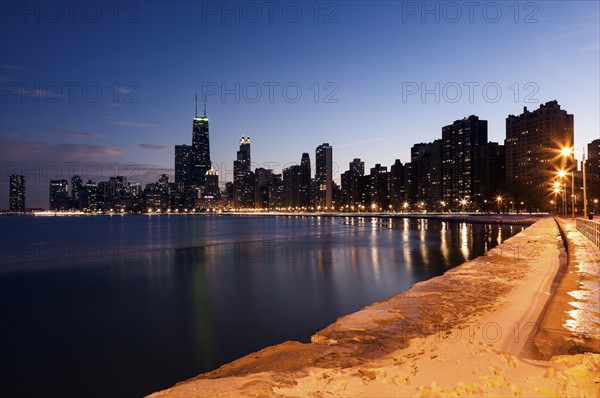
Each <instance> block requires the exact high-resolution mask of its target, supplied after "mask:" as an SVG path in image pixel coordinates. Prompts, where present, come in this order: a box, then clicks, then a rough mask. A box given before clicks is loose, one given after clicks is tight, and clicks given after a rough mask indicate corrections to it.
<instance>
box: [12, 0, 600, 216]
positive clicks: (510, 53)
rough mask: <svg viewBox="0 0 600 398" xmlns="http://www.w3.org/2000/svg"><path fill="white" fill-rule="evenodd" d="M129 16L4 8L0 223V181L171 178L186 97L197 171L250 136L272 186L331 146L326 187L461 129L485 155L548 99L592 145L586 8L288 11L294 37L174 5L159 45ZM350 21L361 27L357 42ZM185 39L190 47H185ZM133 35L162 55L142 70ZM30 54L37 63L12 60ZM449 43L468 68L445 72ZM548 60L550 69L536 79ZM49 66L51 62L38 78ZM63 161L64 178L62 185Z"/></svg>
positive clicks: (39, 188)
mask: <svg viewBox="0 0 600 398" xmlns="http://www.w3.org/2000/svg"><path fill="white" fill-rule="evenodd" d="M135 4H137V6H138V8H137V9H123V10H121V11H122V13H121V14H119V18H117V19H115V18H116V17H115V16H114V14H113V11H114V10H109V9H108V8H106V9H105V10H104V13H103V14H102V15H103V19H102V20H100V21H99V22H98V23H94V22H90V21H89V20H86V19H84V18H83V17H82V16H81V14H80V13H79V14H76V16H75V18H79V19H78V20H76V21H74V22H73V23H64V24H52V23H51V21H44V20H43V17H44V15H42V14H41V11H40V15H39V17H40V18H39V19H40V21H39V22H36V20H34V19H32V18H34V17H35V15H34V16H31V15H29V14H28V15H29V16H27V15H26V16H25V17H23V18H24V19H23V18H22V16H21V15H20V14H19V10H17V14H16V16H15V15H12V14H10V13H7V12H4V13H3V19H4V21H3V24H2V27H1V28H0V29H1V32H2V47H1V50H0V51H1V54H0V55H1V56H2V59H3V61H2V64H1V65H0V83H1V84H2V104H1V105H2V116H3V117H2V118H1V121H0V143H1V144H2V145H0V155H1V158H2V162H3V164H2V165H3V170H2V178H1V180H0V208H2V209H5V208H8V194H7V186H8V184H9V181H8V177H9V175H11V174H14V173H17V174H27V172H26V171H27V170H32V169H34V168H35V167H37V166H36V163H39V164H40V167H42V165H44V166H47V165H49V164H52V163H55V164H57V165H59V166H60V167H61V172H62V175H61V176H60V178H65V179H67V180H68V179H70V177H71V175H72V174H76V173H77V172H79V173H80V174H82V173H81V167H82V165H84V164H85V163H86V162H102V163H103V164H104V165H105V166H106V167H104V170H102V171H103V173H102V178H108V177H109V176H111V175H121V174H123V175H131V174H134V175H135V176H134V179H135V180H140V181H156V179H157V178H158V176H159V175H160V174H162V173H167V174H169V175H171V176H173V175H174V174H175V173H174V165H173V162H172V159H173V147H174V145H176V144H182V143H187V142H189V138H188V137H189V119H190V117H191V116H193V114H194V104H193V98H194V95H195V90H196V86H197V87H198V94H199V97H200V98H201V99H202V100H201V102H204V101H206V103H207V107H208V114H209V116H210V120H211V133H212V134H211V135H212V138H213V145H212V147H211V153H210V155H211V160H213V162H215V163H217V164H219V165H222V164H225V165H226V166H227V167H229V168H231V165H230V159H231V158H232V149H231V148H232V145H234V143H235V142H236V141H237V140H238V139H239V137H240V136H242V135H243V136H246V135H250V136H251V137H252V142H253V149H254V150H253V160H254V162H255V164H256V165H258V166H262V167H265V168H270V167H273V166H270V165H273V164H279V165H278V166H276V167H275V168H279V170H278V172H282V169H283V168H284V166H285V165H287V164H288V162H290V161H291V160H292V159H294V163H295V162H297V161H296V160H295V159H297V157H298V154H297V152H300V153H301V152H303V151H307V152H312V150H313V148H314V147H316V146H317V145H319V144H320V143H322V142H329V143H330V144H331V145H332V147H334V148H335V156H334V160H333V162H334V164H335V165H334V170H333V179H334V181H337V182H338V183H340V177H341V174H342V173H343V171H344V168H345V165H346V164H347V163H348V162H350V161H351V160H352V159H354V158H355V157H360V158H361V159H362V160H363V161H364V162H365V164H366V165H367V168H370V167H372V166H373V165H375V164H377V163H381V164H384V165H387V166H390V165H391V164H393V162H394V160H395V159H400V160H401V161H402V162H407V161H408V160H409V159H410V156H411V154H410V145H408V144H405V143H406V142H407V140H411V143H412V139H411V137H415V136H418V137H420V138H421V140H420V141H422V142H431V141H433V140H434V139H436V138H439V137H438V135H439V127H440V126H442V125H445V124H446V123H448V121H452V120H458V119H462V118H463V117H465V116H468V115H478V116H479V117H480V118H482V119H484V120H487V121H488V124H489V125H488V139H489V140H490V141H495V142H501V141H502V140H503V139H504V134H505V131H504V130H505V128H504V125H505V117H506V115H509V114H516V113H519V112H520V110H521V109H522V107H523V106H529V107H531V108H534V107H537V106H538V105H539V104H542V103H545V102H547V101H550V100H552V99H557V100H559V101H560V103H561V105H562V106H564V107H565V108H566V109H568V110H569V112H571V113H573V114H575V115H577V120H576V125H575V145H576V147H577V148H581V147H583V146H585V145H587V144H588V143H589V142H591V141H593V140H594V139H596V138H598V136H599V131H600V121H599V120H598V112H597V109H598V108H600V103H599V99H598V97H599V86H600V83H599V80H600V79H599V72H598V70H599V69H600V62H599V56H598V53H599V50H598V24H597V20H598V17H599V12H598V10H599V6H598V4H597V3H595V2H570V3H568V4H567V3H561V2H551V3H539V4H538V3H532V4H536V5H537V9H531V8H526V6H527V5H528V4H530V3H519V7H518V11H519V12H518V13H516V11H515V10H514V7H513V9H510V8H509V6H510V4H504V3H490V4H492V5H497V6H499V7H500V8H501V18H499V19H497V20H496V19H495V18H492V16H491V14H490V16H488V15H484V14H482V12H481V11H482V9H481V8H478V9H477V10H476V11H477V12H475V13H474V14H473V18H472V19H473V21H471V20H470V19H469V18H470V17H469V13H468V12H467V11H468V10H462V14H461V15H462V17H461V18H460V19H459V20H452V19H451V18H450V17H449V15H447V14H445V13H444V8H443V7H441V6H440V3H435V4H437V7H438V8H439V10H438V11H434V13H433V15H432V14H431V13H430V14H427V13H426V11H427V10H425V11H423V10H418V11H417V12H416V14H415V13H413V12H412V11H411V10H412V9H410V10H409V9H408V8H406V6H405V5H406V4H409V5H410V4H412V5H416V6H417V7H420V4H421V3H414V4H413V3H411V2H404V3H389V2H380V3H377V4H376V5H375V6H373V5H372V3H366V2H350V3H347V2H346V3H335V2H330V3H323V4H321V5H320V8H319V9H318V11H319V13H318V18H316V20H317V21H318V22H315V15H316V14H315V12H316V11H315V10H313V9H309V6H310V5H309V4H304V3H302V4H301V7H304V8H303V10H302V18H301V19H300V20H299V21H297V22H292V21H291V19H290V17H291V14H290V15H287V14H286V15H282V14H281V13H280V12H278V13H276V14H274V17H273V18H274V19H275V21H274V22H271V21H269V20H266V15H267V12H266V11H267V10H263V11H264V12H263V14H262V15H263V19H262V20H260V21H251V20H250V19H249V18H247V17H248V15H245V14H243V8H240V11H239V13H240V15H239V21H236V19H235V18H236V15H233V14H229V15H226V16H225V19H224V20H223V19H222V18H221V14H220V12H219V11H217V14H216V15H215V14H214V13H213V10H212V9H210V10H209V9H207V8H203V6H202V5H201V4H193V3H189V4H188V3H185V2H184V3H181V4H180V6H181V7H178V8H177V9H173V10H172V11H173V15H172V16H171V18H175V19H177V20H178V21H179V23H178V24H175V25H173V32H172V34H171V35H169V36H166V35H164V34H163V32H160V30H156V29H155V26H157V25H160V22H161V21H162V19H163V18H164V8H162V7H161V5H160V4H157V3H139V4H138V3H135ZM209 4H213V3H210V2H209ZM219 4H220V3H214V4H213V5H216V6H217V7H219V6H220V5H219ZM232 4H237V3H232ZM286 4H287V3H286ZM290 4H291V3H290ZM294 4H295V3H294ZM457 4H458V3H457ZM403 5H404V6H403ZM32 7H33V6H32ZM231 7H233V6H231ZM240 7H241V6H240ZM432 7H434V6H433V5H432ZM527 7H528V6H527ZM288 8H289V7H288ZM488 8H491V7H488ZM281 9H282V8H279V9H278V11H281ZM136 10H137V11H136ZM420 11H423V12H425V14H422V13H421V12H420ZM33 12H34V13H35V11H33ZM290 12H291V11H290ZM436 12H437V14H436ZM517 14H518V15H517ZM63 15H65V16H66V15H67V13H66V12H65V13H63ZM126 16H127V17H128V18H129V19H130V20H127V21H125V20H124V19H126V18H125V17H126ZM28 18H29V19H28ZM115 21H116V22H115ZM369 21H373V22H369ZM359 23H361V24H363V23H364V24H365V25H364V27H365V29H358V30H357V29H355V27H356V26H358V24H359ZM190 24H195V26H197V27H198V33H197V34H189V32H188V31H187V27H188V26H190ZM474 31H476V32H477V34H476V35H474V34H473V32H474ZM73 33H75V34H73ZM77 33H80V35H78V34H77ZM79 36H81V37H86V38H87V39H86V40H85V41H84V40H80V39H78V37H79ZM138 36H140V37H144V38H145V39H146V40H147V41H146V42H147V43H155V46H158V47H160V48H165V49H168V50H167V52H166V53H165V54H164V56H162V57H160V59H155V57H154V53H153V51H152V46H147V45H145V44H141V45H139V44H138V41H137V39H136V38H137V37H138ZM7 38H14V40H8V39H7ZM383 38H385V40H382V39H383ZM267 39H268V40H269V41H267ZM492 40H493V41H494V46H490V45H489V43H490V42H491V41H492ZM33 41H35V42H36V43H37V44H36V46H35V47H36V50H37V51H31V49H30V48H29V46H28V45H27V43H30V42H33ZM90 42H93V43H95V45H94V46H90V45H89V43H90ZM200 42H201V44H202V48H201V49H200V50H197V51H192V50H191V49H193V48H195V46H196V44H197V43H200ZM458 42H460V43H461V47H462V48H466V49H468V51H470V52H472V53H473V54H474V57H473V58H470V57H465V58H464V59H462V58H461V57H458V54H459V53H460V52H458V49H457V48H456V46H455V44H454V43H458ZM56 43H66V44H68V45H66V46H64V45H62V44H61V45H57V44H56ZM257 43H272V46H276V47H280V48H284V49H289V50H290V51H283V52H281V53H279V52H273V51H271V49H272V47H271V45H269V46H267V45H265V44H261V45H258V44H257ZM75 54H76V55H75ZM557 55H558V56H560V59H561V63H560V67H558V66H557V67H552V65H553V62H554V61H553V60H554V59H556V56H557ZM48 57H52V59H53V60H54V61H53V62H51V63H48V64H47V65H45V68H44V69H41V68H39V66H38V65H39V59H40V58H48ZM446 59H447V60H452V61H451V62H450V61H444V60H446ZM150 60H152V61H150ZM284 88H286V90H287V91H286V93H285V95H284V94H283V89H284ZM298 88H300V90H301V91H302V95H301V96H300V98H299V99H298V100H297V101H296V102H294V101H295V100H296V98H295V97H294V95H295V94H294V93H295V91H294V90H296V89H298ZM484 88H485V92H484ZM498 88H499V89H500V91H501V95H496V90H498ZM57 89H58V90H60V92H61V95H60V96H59V98H58V99H56V95H54V96H53V95H52V93H56V91H57ZM84 89H85V93H84ZM98 89H99V90H100V92H101V94H102V96H101V98H100V99H99V100H97V101H96V100H95V97H94V93H95V92H96V91H98ZM70 90H72V92H71V91H70ZM94 90H96V91H94ZM271 90H272V93H273V96H272V98H271ZM258 92H260V94H261V96H260V98H259V97H257V93H258ZM71 93H72V94H73V95H72V98H71V95H70V94H71ZM256 99H258V100H256ZM271 99H272V101H271ZM255 100H256V101H255ZM32 115H35V117H32ZM296 148H300V149H299V150H296ZM233 156H235V152H233ZM21 162H24V163H25V164H26V166H25V171H23V170H20V168H21V167H20V165H21ZM130 162H131V163H134V164H135V165H137V166H135V167H136V168H137V169H136V170H133V169H131V168H129V169H128V167H129V163H130ZM15 163H16V166H17V169H13V168H12V167H13V165H14V164H15ZM75 163H77V165H78V167H79V168H80V169H79V170H75V172H74V173H70V172H69V170H70V169H69V167H75ZM111 165H115V167H112V168H111V167H110V166H111ZM336 165H337V166H338V167H337V169H335V166H336ZM115 169H118V170H115ZM124 169H125V170H124ZM46 171H47V173H46V174H49V176H50V177H52V176H53V175H55V174H56V173H54V170H53V169H49V170H46ZM228 171H229V172H230V173H233V170H228ZM38 174H39V175H37V176H30V177H32V178H28V179H27V184H28V196H27V200H28V202H30V203H31V207H41V206H43V205H45V204H46V203H47V200H46V196H47V183H48V181H49V179H51V178H46V177H47V176H45V175H41V174H42V173H41V172H40V173H38ZM220 178H221V176H220Z"/></svg>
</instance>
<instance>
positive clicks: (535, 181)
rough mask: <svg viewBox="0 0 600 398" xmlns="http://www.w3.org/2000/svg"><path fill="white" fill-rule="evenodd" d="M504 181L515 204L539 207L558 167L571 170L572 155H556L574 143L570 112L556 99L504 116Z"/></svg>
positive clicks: (573, 166)
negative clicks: (536, 107) (521, 203)
mask: <svg viewBox="0 0 600 398" xmlns="http://www.w3.org/2000/svg"><path fill="white" fill-rule="evenodd" d="M504 143H505V147H506V184H507V187H508V189H509V190H510V192H511V194H512V196H513V198H514V199H515V202H516V204H517V205H519V204H520V202H524V203H525V205H524V206H525V207H529V208H530V209H532V208H540V207H542V206H543V205H544V204H545V198H546V194H547V192H548V191H549V190H550V188H551V186H552V183H553V181H554V180H556V178H557V171H558V170H561V169H562V170H566V171H569V170H574V169H575V167H576V164H575V160H574V158H573V156H567V157H563V156H560V150H561V149H562V148H566V147H568V148H572V147H573V143H574V129H573V115H571V114H568V113H567V111H565V110H564V109H561V108H560V105H559V104H558V102H557V101H550V102H547V103H546V104H543V105H540V107H539V109H536V110H534V111H533V112H530V111H529V110H527V107H525V108H523V113H522V114H520V115H519V116H515V115H509V116H508V117H507V118H506V140H505V142H504Z"/></svg>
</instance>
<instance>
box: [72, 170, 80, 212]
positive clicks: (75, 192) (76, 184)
mask: <svg viewBox="0 0 600 398" xmlns="http://www.w3.org/2000/svg"><path fill="white" fill-rule="evenodd" d="M82 189H83V179H82V178H81V177H80V176H78V175H74V176H73V177H71V202H72V207H74V208H76V209H79V202H80V200H81V190H82Z"/></svg>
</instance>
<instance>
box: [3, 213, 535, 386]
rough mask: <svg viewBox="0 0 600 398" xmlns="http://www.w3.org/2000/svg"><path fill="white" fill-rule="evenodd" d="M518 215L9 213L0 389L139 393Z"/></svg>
mask: <svg viewBox="0 0 600 398" xmlns="http://www.w3.org/2000/svg"><path fill="white" fill-rule="evenodd" d="M523 228H524V227H522V226H498V225H493V226H492V225H483V224H473V225H471V224H465V223H450V222H441V221H432V220H429V221H427V220H408V219H393V220H389V219H381V220H379V219H371V218H368V217H366V218H344V217H336V218H328V217H301V216H298V217H291V216H282V217H261V216H205V215H196V216H191V215H190V216H125V217H121V216H113V217H109V216H97V217H32V216H10V217H9V216H5V217H0V240H1V243H0V396H5V397H12V396H18V397H39V396H44V397H62V398H64V397H81V396H87V397H105V396H111V397H120V396H123V397H137V396H143V395H145V394H148V393H151V392H153V391H156V390H159V389H163V388H167V387H169V386H171V385H173V384H174V383H176V382H178V381H181V380H184V379H186V378H190V377H193V376H195V375H197V374H199V373H202V372H206V371H209V370H212V369H215V368H217V367H218V366H220V365H222V364H224V363H227V362H230V361H232V360H234V359H236V358H239V357H241V356H243V355H245V354H248V353H250V352H253V351H256V350H259V349H261V348H264V347H266V346H269V345H273V344H277V343H280V342H283V341H286V340H298V341H302V342H308V341H309V338H310V335H311V334H312V333H313V332H314V331H316V330H318V329H321V328H323V327H325V326H327V325H329V324H330V323H332V322H333V321H335V319H336V318H338V317H339V316H342V315H345V314H348V313H351V312H354V311H356V310H359V309H360V308H362V307H364V306H366V305H368V304H371V303H373V302H375V301H378V300H381V299H383V298H385V297H388V296H391V295H394V294H397V293H399V292H401V291H403V290H406V289H408V288H410V286H411V285H412V284H414V283H415V282H418V281H423V280H426V279H429V278H432V277H434V276H437V275H440V274H442V273H443V272H445V271H446V270H448V269H450V268H452V267H454V266H456V265H458V264H460V263H462V262H464V261H465V260H468V259H472V258H474V257H476V256H479V255H481V254H483V253H484V252H485V251H486V250H488V249H490V248H492V247H494V246H495V245H497V244H498V243H500V242H501V241H502V240H504V239H506V238H508V237H510V236H512V235H514V234H516V233H518V232H520V231H521V230H522V229H523Z"/></svg>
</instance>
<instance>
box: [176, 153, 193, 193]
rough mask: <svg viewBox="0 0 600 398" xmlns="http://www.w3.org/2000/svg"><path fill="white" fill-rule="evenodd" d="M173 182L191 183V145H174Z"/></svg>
mask: <svg viewBox="0 0 600 398" xmlns="http://www.w3.org/2000/svg"><path fill="white" fill-rule="evenodd" d="M175 183H176V184H184V185H189V184H191V183H192V147H191V146H190V145H185V144H184V145H175Z"/></svg>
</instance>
